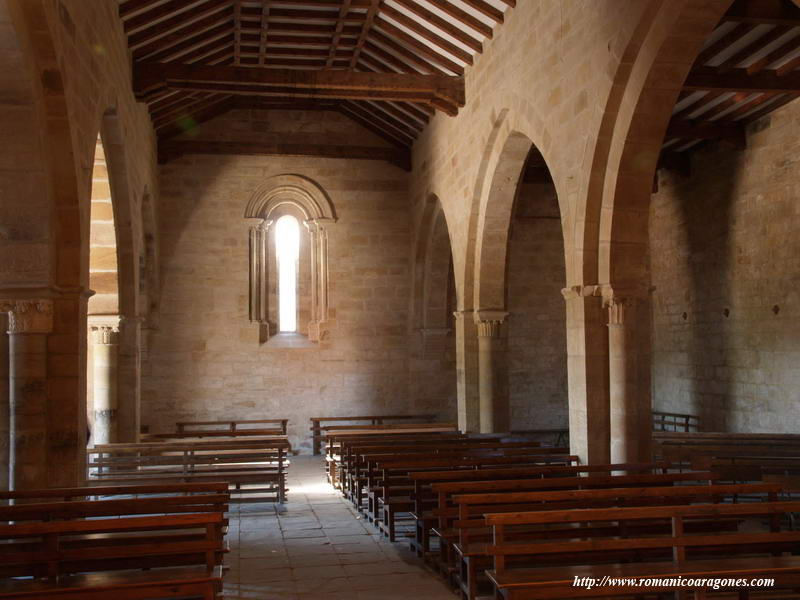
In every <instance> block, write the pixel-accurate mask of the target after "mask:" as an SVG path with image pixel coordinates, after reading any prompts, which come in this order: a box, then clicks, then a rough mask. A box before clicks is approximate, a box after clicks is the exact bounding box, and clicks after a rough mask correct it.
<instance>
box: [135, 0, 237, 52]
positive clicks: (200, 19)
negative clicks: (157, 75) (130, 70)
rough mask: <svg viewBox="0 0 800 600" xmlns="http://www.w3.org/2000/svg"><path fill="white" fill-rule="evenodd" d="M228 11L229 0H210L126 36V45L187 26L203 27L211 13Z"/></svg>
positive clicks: (162, 35)
mask: <svg viewBox="0 0 800 600" xmlns="http://www.w3.org/2000/svg"><path fill="white" fill-rule="evenodd" d="M228 11H230V0H210V1H209V2H206V3H205V4H203V5H201V6H198V7H196V8H195V9H194V10H192V11H191V12H190V13H189V14H183V13H180V14H177V15H175V16H174V17H172V18H169V19H165V20H163V21H160V22H159V23H157V24H155V25H152V26H151V27H148V28H147V29H142V30H141V31H139V32H138V33H134V34H131V35H129V36H128V47H129V48H130V49H131V50H136V49H137V48H139V47H141V46H144V45H145V44H148V43H150V42H153V41H155V40H158V39H160V38H163V37H164V36H166V35H168V34H171V33H174V32H176V31H178V30H183V29H185V28H188V27H190V26H191V27H203V23H204V22H206V21H207V20H209V19H210V18H211V17H212V15H214V14H216V13H220V12H228Z"/></svg>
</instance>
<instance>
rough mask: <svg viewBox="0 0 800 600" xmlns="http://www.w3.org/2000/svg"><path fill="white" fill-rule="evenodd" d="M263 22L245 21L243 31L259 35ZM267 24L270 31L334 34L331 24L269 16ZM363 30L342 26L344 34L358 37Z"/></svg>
mask: <svg viewBox="0 0 800 600" xmlns="http://www.w3.org/2000/svg"><path fill="white" fill-rule="evenodd" d="M265 1H266V0H265ZM261 26H262V23H261V21H260V20H259V21H258V22H255V23H252V24H250V22H249V21H243V23H242V33H243V34H245V35H259V32H260V31H261ZM267 26H268V28H269V30H270V32H273V31H274V32H276V33H283V34H303V33H310V34H319V35H333V31H334V27H333V26H331V25H323V24H319V25H315V24H313V23H298V22H296V21H287V22H283V21H270V20H269V18H267ZM360 31H361V26H359V25H346V26H345V27H343V28H342V35H346V36H355V37H357V36H358V34H359V32H360Z"/></svg>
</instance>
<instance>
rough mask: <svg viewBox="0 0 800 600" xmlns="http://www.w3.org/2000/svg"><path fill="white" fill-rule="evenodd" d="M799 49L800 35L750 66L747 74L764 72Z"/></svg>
mask: <svg viewBox="0 0 800 600" xmlns="http://www.w3.org/2000/svg"><path fill="white" fill-rule="evenodd" d="M798 48H800V35H798V36H797V37H794V38H792V39H790V40H788V41H787V42H785V43H783V44H781V45H780V46H778V47H777V48H775V49H774V50H773V51H772V52H770V53H768V54H767V55H766V56H763V57H761V58H759V59H758V60H756V61H755V62H753V63H751V64H750V65H748V66H747V74H748V75H755V74H756V73H758V72H759V71H763V70H764V69H766V68H767V67H768V66H769V65H771V64H772V63H774V62H776V61H778V60H780V59H781V58H783V57H784V56H786V55H788V54H789V53H791V52H794V51H795V50H797V49H798Z"/></svg>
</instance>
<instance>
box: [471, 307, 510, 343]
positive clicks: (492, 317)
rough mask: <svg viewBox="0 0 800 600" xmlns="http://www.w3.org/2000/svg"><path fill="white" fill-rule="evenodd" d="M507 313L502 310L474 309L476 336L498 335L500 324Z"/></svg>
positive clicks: (491, 336) (494, 336) (493, 336)
mask: <svg viewBox="0 0 800 600" xmlns="http://www.w3.org/2000/svg"><path fill="white" fill-rule="evenodd" d="M507 316H508V313H507V312H506V311H504V310H476V311H475V323H476V324H477V326H478V337H490V338H496V337H500V326H501V325H502V324H503V322H504V321H505V320H506V317H507Z"/></svg>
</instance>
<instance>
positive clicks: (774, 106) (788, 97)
mask: <svg viewBox="0 0 800 600" xmlns="http://www.w3.org/2000/svg"><path fill="white" fill-rule="evenodd" d="M799 96H800V93H798V92H791V93H788V94H784V95H783V96H781V97H780V98H778V99H777V100H775V101H774V102H770V103H769V104H768V105H767V106H765V107H764V108H762V109H761V110H757V111H756V112H754V113H753V114H752V115H747V117H745V118H744V119H742V121H744V122H746V123H752V122H753V121H758V120H759V119H760V118H761V117H763V116H765V115H768V114H769V113H771V112H772V111H774V110H778V109H779V108H780V107H781V106H784V105H786V104H789V102H791V101H792V100H795V99H797V98H798V97H799Z"/></svg>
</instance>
